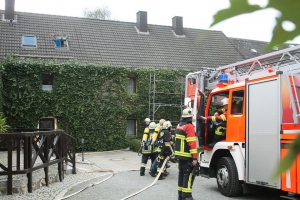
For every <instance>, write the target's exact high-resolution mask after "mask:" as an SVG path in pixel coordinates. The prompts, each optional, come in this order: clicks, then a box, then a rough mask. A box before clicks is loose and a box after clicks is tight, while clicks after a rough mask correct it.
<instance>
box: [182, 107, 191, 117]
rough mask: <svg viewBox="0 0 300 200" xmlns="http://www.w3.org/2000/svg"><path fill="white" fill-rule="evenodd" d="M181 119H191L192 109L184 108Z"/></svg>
mask: <svg viewBox="0 0 300 200" xmlns="http://www.w3.org/2000/svg"><path fill="white" fill-rule="evenodd" d="M181 117H182V118H189V117H193V114H192V109H191V108H186V109H184V110H183V111H182V116H181Z"/></svg>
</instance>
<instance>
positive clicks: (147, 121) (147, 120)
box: [145, 118, 151, 127]
mask: <svg viewBox="0 0 300 200" xmlns="http://www.w3.org/2000/svg"><path fill="white" fill-rule="evenodd" d="M150 122H151V120H150V118H146V119H145V123H146V127H148V126H149V124H150Z"/></svg>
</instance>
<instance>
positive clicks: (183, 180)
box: [175, 108, 198, 200]
mask: <svg viewBox="0 0 300 200" xmlns="http://www.w3.org/2000/svg"><path fill="white" fill-rule="evenodd" d="M192 117H193V114H192V109H190V108H186V109H184V110H183V111H182V116H181V120H180V122H179V124H178V125H177V127H176V130H175V158H176V159H178V170H179V172H178V199H179V200H183V199H184V200H192V199H193V197H192V186H193V182H194V179H195V176H194V175H193V173H192V171H193V167H194V166H195V165H196V164H197V163H198V161H197V159H198V153H197V144H196V141H197V140H196V133H195V130H194V126H193V124H192Z"/></svg>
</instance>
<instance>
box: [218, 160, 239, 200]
mask: <svg viewBox="0 0 300 200" xmlns="http://www.w3.org/2000/svg"><path fill="white" fill-rule="evenodd" d="M217 184H218V188H219V191H220V192H221V194H223V195H224V196H227V197H233V196H238V195H240V194H242V192H243V188H242V183H241V181H239V176H238V173H237V169H236V166H235V163H234V161H233V159H232V158H230V157H222V158H220V160H219V162H218V165H217Z"/></svg>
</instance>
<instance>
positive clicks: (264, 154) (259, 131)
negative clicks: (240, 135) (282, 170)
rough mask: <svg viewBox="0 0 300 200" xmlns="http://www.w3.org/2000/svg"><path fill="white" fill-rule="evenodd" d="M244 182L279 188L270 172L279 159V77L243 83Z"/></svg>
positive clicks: (272, 171)
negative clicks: (244, 111) (244, 87)
mask: <svg viewBox="0 0 300 200" xmlns="http://www.w3.org/2000/svg"><path fill="white" fill-rule="evenodd" d="M246 88H247V89H246V91H247V93H246V182H247V183H251V184H255V185H261V186H265V187H272V188H278V189H279V188H280V180H279V179H275V180H274V179H272V175H273V173H274V171H275V169H276V167H277V165H278V164H279V161H280V123H281V122H280V120H281V117H280V116H281V109H280V98H281V95H280V88H281V87H280V78H279V77H278V76H277V77H275V78H274V77H273V78H272V79H271V78H269V79H265V80H260V81H254V80H251V79H250V81H248V83H247V84H246Z"/></svg>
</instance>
